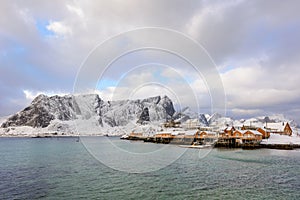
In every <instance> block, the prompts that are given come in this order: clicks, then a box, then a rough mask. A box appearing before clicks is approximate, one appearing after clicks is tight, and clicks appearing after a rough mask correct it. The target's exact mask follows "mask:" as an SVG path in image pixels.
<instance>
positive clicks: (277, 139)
mask: <svg viewBox="0 0 300 200" xmlns="http://www.w3.org/2000/svg"><path fill="white" fill-rule="evenodd" d="M261 144H300V135H297V134H293V135H292V136H288V135H279V134H271V135H270V137H269V139H264V140H263V141H262V142H261Z"/></svg>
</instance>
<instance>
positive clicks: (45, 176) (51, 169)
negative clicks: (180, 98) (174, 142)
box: [0, 137, 300, 200]
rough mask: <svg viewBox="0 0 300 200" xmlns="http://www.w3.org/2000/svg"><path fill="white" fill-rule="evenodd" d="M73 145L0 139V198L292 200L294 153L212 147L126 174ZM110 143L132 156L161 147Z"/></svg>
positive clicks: (297, 170) (70, 141)
mask: <svg viewBox="0 0 300 200" xmlns="http://www.w3.org/2000/svg"><path fill="white" fill-rule="evenodd" d="M76 140H77V138H74V137H73V138H72V137H70V138H0V199H273V200H275V199H300V150H272V149H258V150H242V149H213V150H212V151H211V152H210V153H209V154H208V155H207V156H206V157H204V158H202V159H199V156H198V155H199V150H197V149H186V151H185V152H184V154H183V155H182V156H181V157H180V158H178V159H177V160H176V161H174V162H173V163H171V164H170V165H168V166H166V167H165V168H162V169H160V170H157V171H152V172H147V173H128V172H122V171H118V170H115V169H112V168H110V167H107V166H106V165H104V164H102V163H101V162H99V161H98V160H96V159H95V158H94V157H93V156H92V155H91V154H90V153H89V152H88V151H87V150H86V148H85V146H84V145H83V143H82V142H81V141H79V142H77V141H76ZM98 140H99V138H98ZM100 140H101V138H100ZM111 140H114V141H116V142H118V144H119V145H120V146H122V147H124V148H125V149H126V147H130V148H132V147H134V148H135V149H136V152H143V150H144V148H147V149H155V148H159V147H161V146H160V145H157V144H151V143H150V144H144V143H142V142H129V141H123V140H119V138H111ZM104 146H105V145H104ZM99 148H100V149H101V148H102V147H101V145H100V146H99ZM103 148H105V147H103ZM175 148H176V147H175ZM178 148H180V147H178ZM103 151H105V149H103ZM120 156H122V155H120ZM145 159H147V156H145ZM128 162H134V161H128Z"/></svg>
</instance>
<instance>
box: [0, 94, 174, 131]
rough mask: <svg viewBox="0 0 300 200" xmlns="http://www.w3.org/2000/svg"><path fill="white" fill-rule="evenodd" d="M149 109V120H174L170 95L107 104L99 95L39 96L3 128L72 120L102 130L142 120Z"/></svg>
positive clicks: (9, 119) (38, 126)
mask: <svg viewBox="0 0 300 200" xmlns="http://www.w3.org/2000/svg"><path fill="white" fill-rule="evenodd" d="M145 108H147V109H148V114H149V116H148V117H149V119H148V121H158V120H162V119H166V118H168V119H169V118H171V117H172V115H173V114H174V112H175V109H174V107H173V103H172V101H171V99H169V98H168V97H167V96H164V97H161V96H156V97H150V98H146V99H138V100H121V101H104V100H102V99H101V98H100V97H99V96H98V95H97V94H84V95H76V96H74V95H66V96H57V95H56V96H51V97H48V96H46V95H39V96H37V97H36V98H35V99H34V100H33V101H32V102H31V104H30V105H29V106H28V107H26V108H25V109H23V110H22V111H20V112H18V113H16V114H15V115H13V116H11V117H9V118H8V119H7V120H6V121H5V122H3V123H2V125H1V127H2V128H7V127H15V126H31V127H33V128H45V127H48V126H49V125H50V123H51V121H54V120H56V121H62V122H64V121H72V120H90V119H94V120H95V121H96V122H98V125H99V126H100V127H103V126H104V125H109V126H111V127H114V126H124V125H126V124H127V123H129V121H132V120H140V122H141V123H142V122H143V119H139V117H140V115H141V114H142V113H143V110H144V109H145Z"/></svg>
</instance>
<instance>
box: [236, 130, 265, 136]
mask: <svg viewBox="0 0 300 200" xmlns="http://www.w3.org/2000/svg"><path fill="white" fill-rule="evenodd" d="M247 131H249V132H251V133H253V134H254V135H262V134H261V133H260V132H259V131H255V130H239V132H241V133H242V134H243V135H244V134H245V133H246V132H247Z"/></svg>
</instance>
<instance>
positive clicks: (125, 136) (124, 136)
mask: <svg viewBox="0 0 300 200" xmlns="http://www.w3.org/2000/svg"><path fill="white" fill-rule="evenodd" d="M128 138H129V136H128V135H122V136H121V138H120V139H123V140H126V139H128Z"/></svg>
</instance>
